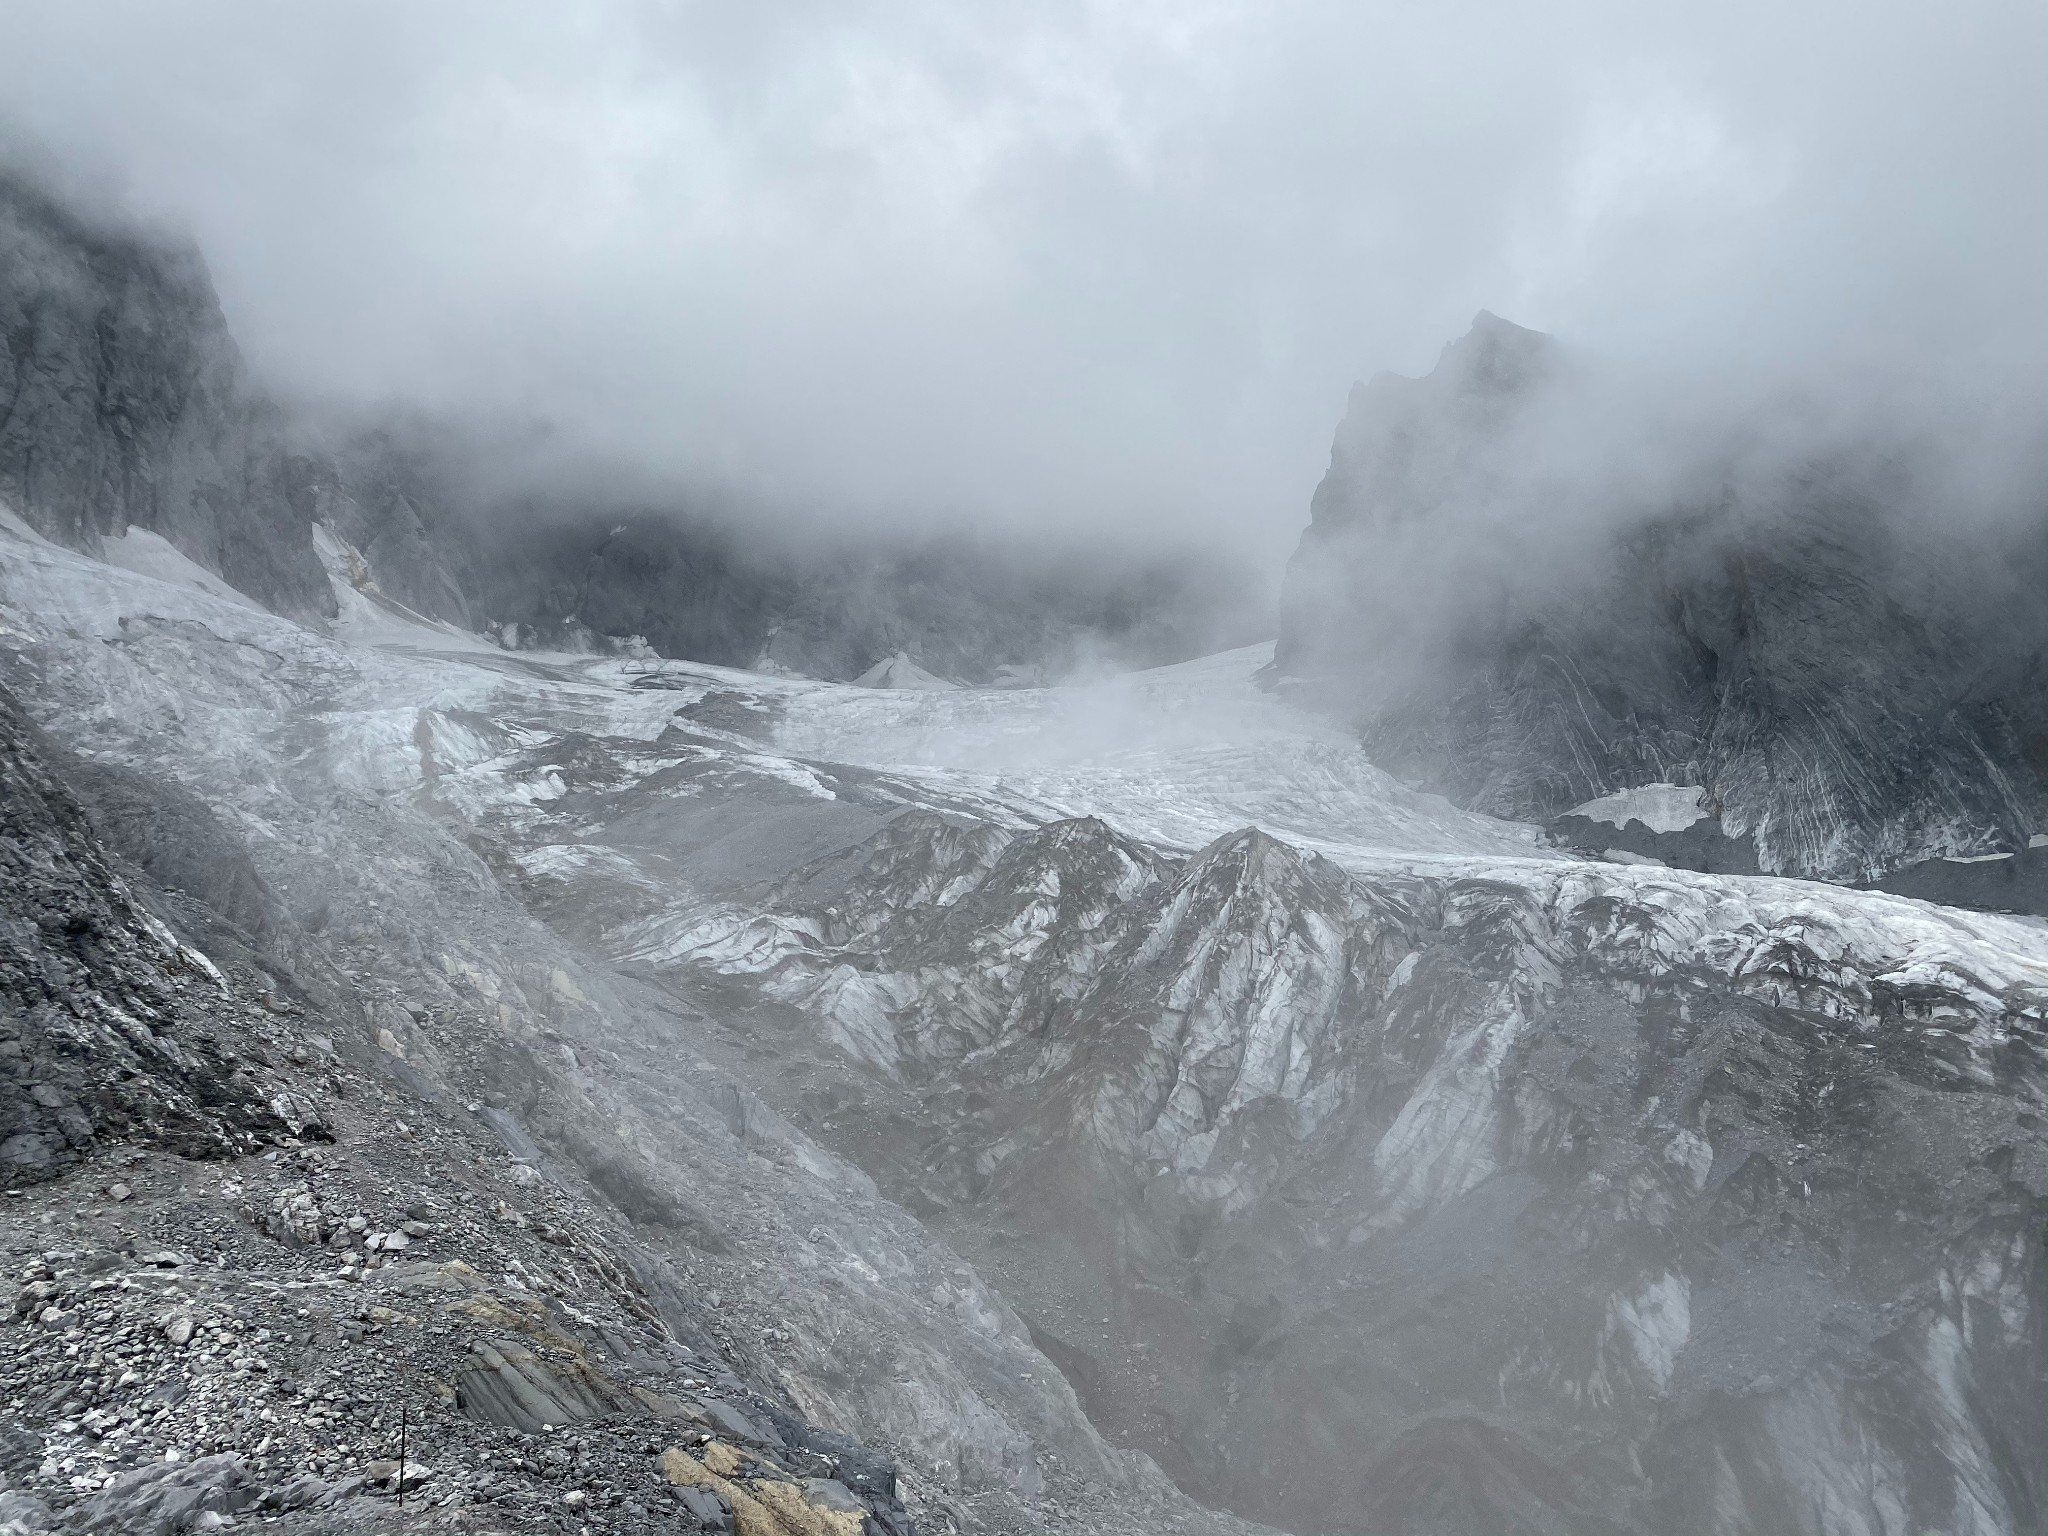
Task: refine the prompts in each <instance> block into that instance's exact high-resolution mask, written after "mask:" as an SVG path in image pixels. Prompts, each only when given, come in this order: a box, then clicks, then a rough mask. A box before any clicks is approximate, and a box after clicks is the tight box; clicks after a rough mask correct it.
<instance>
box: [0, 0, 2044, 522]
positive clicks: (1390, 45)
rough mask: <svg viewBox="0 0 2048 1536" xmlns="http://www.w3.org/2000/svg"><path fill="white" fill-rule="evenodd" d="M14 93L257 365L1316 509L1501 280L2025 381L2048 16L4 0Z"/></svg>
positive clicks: (12, 124) (390, 395)
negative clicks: (55, 1)
mask: <svg viewBox="0 0 2048 1536" xmlns="http://www.w3.org/2000/svg"><path fill="white" fill-rule="evenodd" d="M0 38H4V41H0V117H4V119H5V120H6V123H7V125H8V127H7V132H8V133H9V135H10V136H11V137H13V138H15V139H17V140H24V141H28V142H31V143H33V144H34V145H36V146H38V150H37V152H38V153H40V154H41V155H43V156H45V157H46V158H47V159H48V160H50V161H52V162H54V163H56V164H58V165H60V166H62V167H64V169H65V173H66V174H67V175H68V176H70V177H72V178H73V179H74V180H78V181H83V182H85V183H89V184H90V185H92V186H93V187H95V188H97V189H98V190H99V193H100V195H102V196H105V197H109V198H112V199H113V200H115V201H116V202H118V203H119V204H121V205H122V206H123V207H124V208H126V209H127V210H129V211H130V212H132V213H134V214H137V215H140V216H142V217H145V218H148V219H150V220H152V221H155V222H158V223H161V224H164V225H166V226H167V227H172V228H180V229H186V230H189V231H190V232H191V233H192V235H193V236H194V237H195V238H196V239H197V241H198V242H199V244H200V245H201V247H202V248H203V250H204V251H205V253H206V255H207V258H208V260H209V262H210V263H211V266H212V269H213V272H214V275H215V278H216V281H217V283H218V286H219V288H220V291H221V295H222V299H223V303H224V305H225V308H226V310H227V312H228V316H229V319H230V322H231V324H232V326H233V327H234V330H235V332H236V334H237V336H238V338H239V339H240V341H241V343H242V345H243V347H244V349H245V351H246V353H247V355H248V358H249V360H250V362H251V364H252V366H253V368H254V369H255V370H256V371H257V372H258V374H259V375H261V376H263V377H265V378H266V379H268V380H270V381H273V382H274V383H275V384H276V385H277V386H278V387H280V388H282V389H284V390H286V391H289V392H292V393H295V394H300V395H305V396H309V397H313V398H317V399H322V400H330V401H338V402H343V403H347V404H351V405H358V406H360V405H364V404H377V403H381V402H386V401H390V400H394V399H396V400H403V401H406V402H408V403H410V404H414V405H418V406H423V407H425V408H427V409H429V410H454V409H459V410H461V411H463V412H465V413H471V414H482V415H485V416H489V417H496V418H499V419H501V420H512V421H516V422H522V423H532V424H534V425H535V426H536V427H538V426H541V425H545V426H546V428H547V429H548V432H549V434H550V436H551V439H552V440H555V441H559V442H561V443H563V444H566V445H573V448H574V450H575V452H576V453H577V454H579V455H585V456H595V459H596V460H598V461H603V462H610V463H613V464H617V465H621V466H627V467H630V468H632V469H634V470H637V471H639V472H642V473H645V474H647V475H650V476H653V477H655V478H656V479H660V480H672V481H675V482H677V483H685V482H686V483H689V484H693V485H696V486H698V487H715V488H718V489H720V490H722V491H728V492H737V493H739V494H742V495H744V496H745V497H747V498H749V500H750V502H751V503H752V504H756V505H760V506H769V507H774V506H780V507H783V508H787V509H792V510H795V509H804V510H808V511H810V512H812V513H819V512H823V513H826V514H828V515H830V516H832V517H834V518H837V519H844V520H853V519H859V518H875V519H883V518H890V519H895V518H903V519H936V520H942V521H944V522H946V523H949V524H952V525H961V524H967V525H976V526H980V525H992V526H996V527H1006V528H1012V529H1014V528H1028V529H1039V528H1047V529H1053V530H1066V531H1069V532H1073V531H1079V530H1101V529H1106V528H1114V529H1119V530H1125V531H1128V532H1130V533H1133V534H1135V535H1137V536H1139V537H1144V538H1154V537H1167V536H1176V537H1178V536H1197V535H1199V536H1205V537H1207V536H1216V535H1219V534H1223V533H1228V534H1230V535H1231V536H1232V537H1234V538H1237V539H1241V540H1248V541H1250V542H1251V543H1253V544H1254V545H1255V546H1257V547H1259V548H1261V549H1264V550H1266V551H1268V552H1270V553H1274V554H1277V553H1278V552H1279V551H1280V550H1282V549H1283V548H1284V547H1285V546H1286V545H1287V544H1288V543H1290V542H1291V540H1292V538H1293V537H1294V535H1295V534H1296V532H1297V531H1298V529H1299V527H1300V525H1301V522H1302V518H1303V513H1304V509H1305V507H1306V504H1307V500H1308V496H1309V493H1310V491H1311V490H1312V489H1313V487H1314V485H1315V483H1316V481H1317V479H1318V477H1319V475H1320V474H1321V472H1322V469H1323V467H1324V465H1325V463H1326V462H1327V457H1328V452H1329V442H1330V432H1331V429H1332V427H1333V425H1334V424H1335V422H1336V420H1337V418H1338V415H1339V414H1340V412H1341V410H1342V406H1343V401H1344V399H1345V394H1346V391H1347V389H1348V387H1349V386H1350V384H1351V382H1352V381H1353V380H1354V379H1355V378H1358V377H1363V376H1366V375H1369V374H1371V373H1373V372H1374V371H1376V370H1379V369H1382V368H1392V369H1395V370H1398V371H1401V372H1405V373H1422V372H1426V371H1427V370H1428V368H1429V367H1430V366H1431V364H1432V362H1433V360H1434V358H1435V355H1436V353H1437V351H1438V349H1439V348H1440V347H1441V346H1442V344H1443V343H1444V342H1445V341H1446V340H1448V339H1449V338H1451V337H1453V336H1455V335H1457V334H1459V333H1460V332H1462V331H1463V330H1464V328H1465V326H1466V325H1467V323H1468V322H1469V320H1470V317H1471V315H1472V313H1473V312H1474V311H1475V310H1477V309H1479V308H1480V307H1482V306H1484V307H1487V308H1490V309H1492V310H1494V311H1497V312H1498V313H1500V314H1502V315H1505V316H1508V317H1509V318H1511V319H1513V320H1515V321H1517V322H1519V323H1521V324H1523V325H1527V326H1532V327H1535V328H1538V329H1541V330H1545V331H1549V332H1552V333H1555V334H1558V335H1561V336H1567V337H1569V338H1571V340H1572V343H1573V344H1574V345H1575V346H1576V347H1579V348H1582V349H1584V350H1585V351H1586V352H1588V353H1589V354H1594V355H1609V356H1620V357H1624V358H1627V359H1628V360H1630V363H1631V366H1632V367H1634V368H1635V369H1637V370H1639V371H1640V370H1648V373H1649V374H1653V375H1655V376H1658V377H1661V378H1664V379H1666V380H1677V381H1684V382H1685V383H1686V384H1687V385H1688V387H1696V386H1701V385H1704V386H1706V388H1707V393H1709V394H1713V393H1716V392H1718V393H1721V394H1726V395H1729V396H1745V395H1759V396H1760V395H1763V394H1767V393H1769V392H1771V391H1784V390H1788V389H1789V390H1792V391H1794V392H1804V393H1806V394H1807V395H1810V396H1813V397H1817V398H1826V397H1828V396H1829V395H1830V393H1831V392H1835V391H1839V390H1840V389H1841V388H1842V387H1843V385H1844V384H1845V381H1853V382H1854V386H1855V388H1854V390H1853V391H1852V392H1851V393H1852V394H1853V396H1854V398H1856V399H1862V398H1866V397H1871V398H1875V397H1884V398H1886V399H1889V400H1892V401H1894V402H1896V401H1898V400H1927V401H1942V402H1954V401H1958V400H1960V401H1961V402H1963V403H1962V404H1960V405H1952V406H1944V407H1943V409H1952V410H1954V411H1955V412H1957V413H1958V414H1960V415H1962V416H1964V417H1974V416H1976V415H1980V414H1981V413H1982V408H1983V406H1984V405H1985V403H1986V402H1992V403H2002V405H2003V407H2004V408H2006V409H2008V410H2014V411H2017V412H2018V413H2019V415H2020V416H2022V417H2024V418H2025V419H2026V420H2027V421H2031V420H2032V419H2033V413H2034V412H2035V411H2036V410H2037V408H2038V401H2039V397H2040V376H2039V370H2040V363H2041V355H2040V354H2041V346H2040V339H2041V337H2042V335H2043V333H2044V327H2048V301H2044V283H2043V277H2042V274H2043V273H2044V272H2048V242H2044V218H2043V195H2042V188H2043V186H2044V175H2043V172H2044V147H2048V108H2044V102H2048V93H2044V92H2043V91H2042V90H2041V79H2040V60H2041V59H2042V58H2043V57H2044V56H2048V18H2044V13H2043V12H2042V9H2041V8H2040V7H2039V6H2038V5H2036V4H2033V3H2031V0H1988V3H1980V4H1966V5H1962V6H1956V7H1930V6H1924V5H1908V4H1901V3H1880V4H1869V3H1861V4H1854V5H1851V4H1848V3H1843V0H1819V3H1807V4H1803V5H1800V6H1798V7H1795V8H1786V7H1783V6H1773V5H1764V4H1760V3H1738V4H1731V5H1724V6H1716V7H1698V6H1676V5H1659V6H1647V7H1646V6H1641V5H1622V4H1618V3H1610V0H1569V3H1560V4H1554V5H1550V6H1545V7H1513V6H1503V5H1496V4H1486V3H1475V0H1456V3H1450V4H1444V5H1438V6H1430V7H1417V6H1394V5H1388V4H1383V3H1375V4H1337V3H1313V0H1299V3H1283V4H1266V5H1243V4H1225V3H1207V4H1204V3H1186V4H1176V5H1158V4H1150V3H1126V4H1122V5H1111V4H1079V3H1058V4H1048V5H1042V6H1031V7H1011V8H967V9H962V8H955V7H940V6H932V5H922V6H920V5H909V4H890V3H868V4H858V5H829V6H828V5H819V4H813V5H796V6H782V7H774V8H756V7H731V6H713V5H708V4H669V5H658V4H633V3H619V0H611V3H589V4H584V5H580V6H576V7H573V8H569V7H560V6H542V5H534V4H502V3H473V4H460V3H449V4H442V5H436V6H432V7H419V6H411V5H402V4H395V3H393V4H370V3H358V4H352V5H349V6H345V7H328V8H317V9H316V8H301V7H277V6H272V5H264V4H256V3H246V4H218V3H197V0H194V3H181V4H179V5H177V6H163V5H158V4H148V3H134V4H111V3H98V0H67V3H66V4H63V5H47V4H17V3H8V4H4V5H0Z"/></svg>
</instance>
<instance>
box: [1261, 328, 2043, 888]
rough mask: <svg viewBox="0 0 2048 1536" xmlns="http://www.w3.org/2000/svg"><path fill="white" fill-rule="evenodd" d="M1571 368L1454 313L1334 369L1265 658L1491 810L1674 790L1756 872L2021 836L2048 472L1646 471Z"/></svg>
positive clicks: (2033, 783) (2039, 652)
mask: <svg viewBox="0 0 2048 1536" xmlns="http://www.w3.org/2000/svg"><path fill="white" fill-rule="evenodd" d="M1586 371H1587V365H1585V364H1584V363H1583V362H1582V361H1581V360H1577V359H1574V358H1572V357H1571V356H1570V355H1569V354H1567V353H1565V352H1564V351H1563V350H1562V349H1560V348H1559V347H1558V346H1557V345H1556V344H1555V343H1553V342H1552V341H1551V340H1550V339H1549V338H1547V337H1543V336H1540V335H1537V334H1536V333H1534V332H1530V331H1525V330H1522V329H1520V328H1519V327H1516V326H1513V325H1510V324H1508V323H1507V322H1505V321H1502V320H1499V319H1496V318H1495V317H1493V316H1490V315H1482V316H1481V317H1480V318H1479V320H1478V321H1477V322H1476V323H1475V325H1474V327H1473V330H1472V332H1471V334H1470V335H1468V336H1466V337H1465V338H1464V339H1463V340H1461V341H1459V342H1457V343H1456V344H1454V345H1453V346H1451V347H1450V348H1448V349H1447V350H1446V351H1445V353H1444V356H1443V360H1442V361H1441V363H1440V364H1439V365H1438V367H1437V369H1436V371H1435V372H1434V373H1432V374H1430V375H1429V376H1428V377H1426V378H1422V379H1405V378H1397V377H1395V376H1393V375H1390V374H1382V375H1380V376H1379V377H1377V378H1375V379H1374V380H1373V381H1372V382H1371V383H1369V384H1365V385H1361V386H1359V387H1358V388H1357V389H1356V390H1355V391H1354V392H1353V395H1352V398H1351V403H1350V408H1349V410H1348V412H1347V414H1346V417H1345V420H1344V423H1343V425H1342V426H1341V427H1340V428H1339V431H1338V434H1337V442H1336V447H1335V449H1334V451H1333V453H1332V456H1331V462H1330V469H1329V473H1328V474H1327V476H1326V477H1325V478H1324V481H1323V483H1322V485H1321V486H1320V487H1319V489H1318V490H1317V493H1316V498H1315V503H1314V507H1313V521H1312V523H1311V525H1310V527H1309V529H1308V531H1307V532H1306V534H1305V535H1304V536H1303V540H1302V545H1301V549H1300V551H1299V553H1298V554H1297V556H1296V558H1295V560H1294V563H1293V565H1292V566H1291V567H1290V572H1289V576H1288V584H1287V590H1286V596H1285V600H1284V603H1283V611H1284V614H1285V621H1284V633H1283V636H1282V640H1281V645H1280V649H1279V657H1278V670H1279V672H1280V673H1281V674H1283V675H1285V676H1287V677H1289V678H1293V679H1296V680H1299V681H1301V682H1303V683H1307V684H1312V685H1314V686H1316V687H1318V688H1319V689H1320V690H1321V691H1322V692H1323V694H1324V696H1325V697H1326V698H1329V699H1330V700H1332V701H1333V702H1334V703H1336V704H1337V705H1338V706H1339V707H1340V708H1343V709H1345V710H1348V711H1350V712H1351V713H1353V714H1354V715H1355V716H1356V718H1357V719H1358V720H1359V721H1360V724H1361V727H1362V729H1363V730H1364V732H1365V735H1366V739H1367V740H1368V742H1369V743H1370V745H1371V748H1372V751H1373V754H1374V757H1375V760H1376V761H1378V762H1380V763H1381V764H1382V765H1383V766H1386V767H1388V768H1390V769H1393V770H1394V771H1396V772H1399V773H1401V774H1403V775H1404V776H1407V777H1410V778H1413V779H1416V780H1419V781H1421V782H1423V783H1426V784H1428V785H1429V786H1431V787H1434V788H1439V789H1441V790H1443V791H1444V792H1445V793H1448V794H1450V795H1451V796H1452V797H1453V798H1454V799H1456V800H1458V801H1459V802H1460V803H1461V804H1466V805H1470V806H1473V807H1474V808H1477V809H1482V810H1488V811H1492V812H1495V813H1497V814H1501V815H1508V816H1517V817H1525V818H1530V819H1535V820H1542V821H1547V820H1549V819H1550V818H1552V817H1555V816H1558V815H1560V814H1562V813H1564V812H1566V811H1568V810H1570V809H1571V808H1572V807H1574V806H1576V805H1578V804H1580V803H1581V802H1584V801H1589V800H1592V799H1595V798H1596V797H1599V796H1602V795H1606V794H1610V793H1613V792H1617V791H1623V790H1627V789H1630V788H1632V787H1635V786H1640V785H1645V784H1652V783H1658V782H1670V783H1680V784H1688V785H1698V786H1701V787H1703V788H1704V789H1705V790H1706V791H1707V796H1708V799H1709V801H1710V803H1711V805H1712V807H1713V809H1714V811H1715V814H1717V815H1718V816H1719V818H1720V820H1721V823H1722V829H1723V830H1724V831H1725V833H1726V834H1727V835H1728V836H1729V837H1731V838H1735V839H1745V838H1748V839H1753V841H1754V845H1755V851H1756V855H1757V857H1758V858H1759V860H1760V861H1761V864H1762V867H1763V868H1764V869H1765V870H1766V871H1776V872H1784V873H1790V874H1802V875H1810V876H1816V877H1821V878H1827V879H1837V880H1861V879H1866V878H1870V877H1874V876H1877V875H1879V874H1882V873H1883V872H1884V871H1886V870H1888V869H1892V868H1896V867H1899V866H1902V865H1905V864H1910V863H1915V862H1919V861H1923V860H1926V859H1930V858H1937V857H1942V856H1949V855H1977V854H1987V853H1995V852H2010V851H2012V850H2014V849H2017V848H2023V847H2025V846H2026V844H2027V841H2028V838H2029V837H2030V836H2031V835H2033V834H2034V833H2035V832H2037V831H2038V830H2039V829H2040V826H2041V825H2042V822H2043V817H2044V815H2048V691H2044V690H2048V663H2044V657H2048V611H2044V609H2043V606H2042V604H2041V603H2040V602H2039V600H2038V594H2039V592H2040V591H2041V590H2042V583H2043V579H2044V577H2048V492H2044V491H2043V490H2042V489H2041V488H2040V487H2034V488H2031V489H2028V490H2024V491H2022V492H2018V493H2015V494H2016V496H2017V501H2018V506H2017V509H2016V510H2014V511H2012V512H2011V513H2010V515H2009V516H2008V517H2007V518H2005V519H2004V520H2002V521H2000V522H1997V523H1996V524H1993V525H1990V526H1988V527H1987V526H1985V525H1982V524H1979V525H1976V526H1975V527H1974V528H1970V529H1968V530H1967V531H1963V524H1962V523H1960V522H1959V521H1958V518H1957V515H1956V513H1955V512H1954V511H1953V509H1952V507H1951V505H1950V498H1951V493H1950V491H1949V490H1948V489H1946V488H1944V486H1943V485H1942V484H1941V483H1940V482H1939V481H1930V480H1928V479H1926V478H1925V477H1916V465H1915V462H1914V458H1913V454H1912V452H1911V445H1906V446H1905V447H1895V446H1893V445H1885V446H1883V447H1879V446H1873V445H1869V444H1863V445H1852V446H1850V447H1847V448H1835V449H1829V448H1814V449H1810V450H1807V451H1804V452H1801V453H1795V454H1791V455H1789V456H1787V455H1785V454H1783V453H1782V452H1781V453H1780V455H1779V456H1778V457H1775V458H1766V459H1763V460H1761V461H1759V459H1758V456H1757V452H1756V450H1755V448H1754V445H1752V444H1750V443H1748V441H1747V440H1746V439H1743V438H1740V437H1738V439H1737V440H1736V441H1734V442H1732V443H1731V444H1729V445H1728V446H1726V447H1725V449H1724V448H1716V447H1712V446H1711V445H1710V446H1708V447H1704V448H1696V449H1693V450H1689V452H1691V453H1692V455H1693V456H1692V457H1691V458H1690V459H1689V460H1688V461H1687V462H1686V463H1685V464H1684V466H1683V467H1684V472H1683V473H1682V474H1681V473H1679V472H1678V470H1677V468H1675V467H1674V466H1671V465H1662V466H1653V469H1654V471H1655V472H1652V470H1651V469H1646V468H1645V466H1644V465H1643V464H1642V463H1641V462H1639V459H1640V458H1641V457H1642V456H1644V455H1651V456H1654V455H1653V454H1652V451H1651V450H1650V449H1647V448H1645V447H1644V446H1643V445H1642V444H1639V443H1636V442H1633V441H1631V440H1628V439H1627V437H1626V435H1625V434H1624V435H1622V438H1621V440H1609V439H1607V438H1604V437H1602V436H1601V435H1600V433H1601V432H1602V431H1611V430H1612V428H1611V426H1601V425H1598V424H1589V419H1588V418H1592V417H1599V416H1601V415H1602V414H1603V413H1605V414H1607V415H1611V416H1616V417H1617V418H1618V419H1621V420H1624V421H1634V420H1636V419H1637V418H1634V417H1630V416H1628V415H1627V413H1626V412H1624V411H1621V410H1619V408H1617V406H1616V405H1615V402H1613V401H1612V400H1605V401H1603V400H1602V399H1601V398H1600V397H1599V396H1598V395H1597V394H1595V393H1592V391H1591V386H1590V385H1589V384H1588V383H1587V380H1586V377H1585V374H1586ZM1643 431H1644V434H1645V435H1647V434H1648V431H1649V428H1648V426H1647V425H1646V426H1644V428H1643ZM1575 454H1576V455H1577V458H1576V461H1575V460H1574V455H1575ZM1616 486H1619V487H1620V489H1618V490H1617V489H1615V487H1616Z"/></svg>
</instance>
